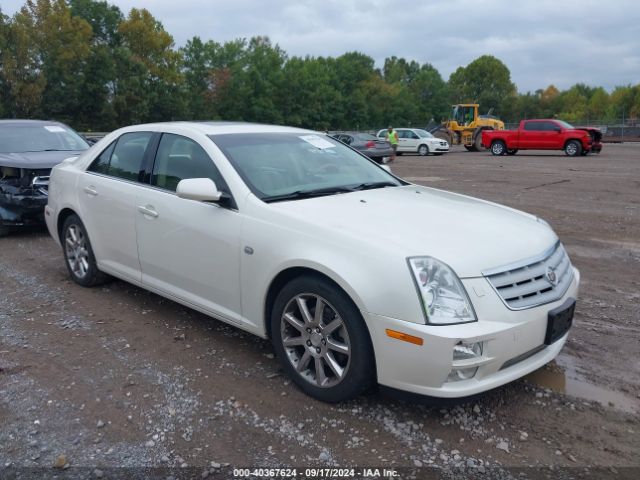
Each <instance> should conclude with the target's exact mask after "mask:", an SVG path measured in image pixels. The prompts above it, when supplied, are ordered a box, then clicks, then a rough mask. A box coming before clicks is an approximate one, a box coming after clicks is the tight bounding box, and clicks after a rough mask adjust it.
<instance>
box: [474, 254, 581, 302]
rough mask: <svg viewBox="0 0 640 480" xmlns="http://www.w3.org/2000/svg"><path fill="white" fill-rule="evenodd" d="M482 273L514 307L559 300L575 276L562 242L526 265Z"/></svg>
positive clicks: (504, 299)
mask: <svg viewBox="0 0 640 480" xmlns="http://www.w3.org/2000/svg"><path fill="white" fill-rule="evenodd" d="M483 273H484V275H485V277H486V278H487V280H489V282H490V283H491V285H492V286H493V288H494V289H495V290H496V292H498V295H500V298H502V300H503V301H504V302H505V303H506V304H507V306H508V307H509V308H511V309H512V310H522V309H525V308H531V307H535V306H537V305H542V304H544V303H549V302H553V301H555V300H558V299H559V298H561V297H562V296H563V295H564V294H565V292H566V291H567V289H568V288H569V285H570V284H571V280H572V279H573V268H571V261H570V260H569V256H568V255H567V252H565V250H564V247H563V246H562V244H561V243H560V242H558V243H557V244H556V245H554V247H553V248H552V249H550V250H549V251H547V252H545V253H544V254H543V255H541V256H540V257H537V258H535V259H532V260H529V261H527V262H524V264H521V265H518V264H515V265H513V266H509V267H505V268H504V269H502V270H501V271H496V270H492V271H489V272H483ZM554 280H555V281H554Z"/></svg>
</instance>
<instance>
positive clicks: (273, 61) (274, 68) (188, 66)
mask: <svg viewBox="0 0 640 480" xmlns="http://www.w3.org/2000/svg"><path fill="white" fill-rule="evenodd" d="M462 102H478V103H480V105H481V110H482V112H483V113H484V112H485V111H488V110H489V109H493V113H494V115H497V116H499V117H501V118H502V119H503V120H505V121H507V122H514V121H518V120H520V119H522V118H535V117H552V116H557V117H559V118H563V119H565V120H568V121H576V120H580V121H585V120H588V119H593V120H599V121H610V122H613V121H616V120H617V119H619V118H620V117H621V116H622V115H624V116H626V117H628V118H629V117H630V118H637V117H638V116H640V84H638V85H635V86H631V85H628V86H620V87H617V88H615V89H614V90H613V91H612V92H611V93H609V92H607V91H606V90H605V89H604V88H602V87H590V86H587V85H585V84H576V85H574V86H572V87H571V88H569V89H568V90H565V91H560V90H558V89H557V88H556V87H555V86H553V85H549V86H547V87H546V88H544V89H540V90H537V91H535V92H527V93H518V91H517V89H516V86H515V84H514V83H513V82H512V81H511V74H510V72H509V69H508V68H507V66H506V65H505V64H504V63H503V62H501V61H500V60H499V59H497V58H495V57H492V56H489V55H484V56H481V57H479V58H477V59H476V60H474V61H473V62H471V63H470V64H469V65H467V66H464V67H460V68H458V69H457V70H456V71H455V72H454V73H453V74H451V76H450V78H449V79H448V80H447V81H445V80H444V79H443V78H442V76H441V75H440V73H439V72H438V70H437V69H436V68H435V67H433V66H432V65H431V64H429V63H424V64H421V63H419V62H416V61H413V60H406V59H404V58H398V57H395V56H394V57H391V58H387V59H386V60H385V61H384V65H383V66H382V68H376V66H375V62H374V60H373V58H371V57H370V56H368V55H366V54H364V53H361V52H348V53H345V54H343V55H340V56H338V57H335V58H334V57H322V56H320V57H313V56H306V57H298V56H289V55H287V53H286V52H285V51H283V50H282V49H281V48H280V47H279V46H278V45H274V44H273V43H272V42H271V41H270V40H269V39H268V38H267V37H263V36H255V37H253V38H250V39H237V40H233V41H229V42H224V43H219V42H216V41H214V40H206V41H205V40H202V39H200V38H199V37H197V36H195V37H193V38H191V39H190V40H188V41H187V42H186V44H185V45H184V46H183V47H181V48H176V45H175V43H174V40H173V37H172V36H171V35H170V34H169V33H168V32H167V31H166V30H165V29H164V27H163V25H162V24H161V23H160V22H159V21H158V20H157V19H156V18H154V17H153V15H152V14H151V13H150V12H149V11H148V10H146V9H135V8H134V9H132V10H131V11H130V12H129V13H128V14H127V15H124V14H123V12H122V11H121V10H120V9H119V8H118V7H117V6H115V5H111V4H109V3H108V2H106V1H103V0H27V1H26V2H25V4H24V6H23V7H22V8H21V9H20V11H18V12H17V13H16V14H15V15H13V16H12V17H8V16H6V15H4V14H3V13H2V11H1V10H0V118H46V119H56V120H60V121H63V122H66V123H68V124H70V125H72V126H73V127H75V128H76V129H78V130H94V131H100V130H112V129H115V128H117V127H120V126H124V125H129V124H135V123H143V122H154V121H167V120H204V119H208V120H216V119H224V120H244V121H252V122H265V123H276V124H287V125H293V126H301V127H307V128H313V129H318V130H329V129H370V128H378V127H383V126H386V125H387V124H394V125H411V126H420V127H424V126H425V125H426V124H427V123H428V122H429V121H430V120H432V119H433V120H435V121H440V120H442V119H444V118H446V117H447V116H448V113H449V110H450V106H451V104H453V103H462Z"/></svg>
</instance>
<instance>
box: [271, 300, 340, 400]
mask: <svg viewBox="0 0 640 480" xmlns="http://www.w3.org/2000/svg"><path fill="white" fill-rule="evenodd" d="M280 329H281V338H282V345H283V347H284V351H285V353H286V356H287V359H288V361H289V362H290V363H291V365H292V366H293V367H294V369H295V370H296V372H297V373H298V374H299V375H300V376H301V377H302V378H304V379H305V380H306V381H308V382H309V383H311V384H313V385H315V386H317V387H321V388H329V387H333V386H335V385H337V384H338V383H340V382H341V381H342V379H343V378H344V377H345V375H346V374H347V372H348V370H349V365H350V360H351V343H350V341H349V334H348V333H347V328H346V326H345V323H344V321H343V319H342V318H341V316H340V314H339V313H338V312H337V311H336V309H335V308H334V307H333V306H331V304H330V303H329V302H327V300H325V299H324V298H322V297H321V296H319V295H315V294H311V293H302V294H299V295H296V296H295V297H293V298H292V299H291V300H290V301H289V303H287V306H286V307H285V309H284V313H283V315H282V318H281V322H280Z"/></svg>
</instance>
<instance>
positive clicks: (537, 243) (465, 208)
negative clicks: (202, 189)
mask: <svg viewBox="0 0 640 480" xmlns="http://www.w3.org/2000/svg"><path fill="white" fill-rule="evenodd" d="M271 205H272V206H274V207H276V208H278V209H279V210H280V211H282V212H283V213H286V214H288V215H292V216H295V217H297V218H298V219H299V220H300V221H302V222H304V223H313V224H314V225H317V226H321V227H324V228H326V230H327V233H328V234H329V233H330V234H331V235H332V236H333V237H340V236H344V237H345V238H344V242H353V243H352V245H353V246H356V247H357V245H358V244H362V242H370V243H372V244H374V245H375V246H376V247H379V248H384V249H385V250H386V251H387V252H389V253H391V254H393V255H398V256H399V257H401V258H407V257H413V256H421V255H428V256H431V257H435V258H437V259H439V260H441V261H443V262H445V263H447V264H448V265H449V266H450V267H452V268H453V269H454V270H455V271H456V273H457V274H458V276H460V277H461V278H469V277H477V276H481V275H482V271H484V270H488V269H494V268H498V267H501V266H504V265H508V264H511V263H514V262H517V261H521V260H524V259H527V258H530V257H533V256H536V255H538V254H540V253H542V252H544V251H546V250H547V249H548V248H549V247H551V246H552V245H554V244H555V243H556V242H557V240H558V238H557V236H556V235H555V233H554V232H553V231H552V230H551V228H549V227H548V226H546V225H545V224H543V223H541V222H538V221H537V219H536V217H534V216H533V215H529V214H526V213H523V212H520V211H517V210H514V209H511V208H508V207H504V206H501V205H497V204H494V203H491V202H487V201H483V200H479V199H475V198H471V197H467V196H464V195H459V194H455V193H450V192H446V191H442V190H437V189H433V188H427V187H422V186H418V185H409V186H405V187H394V188H384V189H376V190H367V191H362V192H353V193H346V194H339V195H332V196H327V197H319V198H312V199H305V200H297V201H289V202H280V203H273V204H271Z"/></svg>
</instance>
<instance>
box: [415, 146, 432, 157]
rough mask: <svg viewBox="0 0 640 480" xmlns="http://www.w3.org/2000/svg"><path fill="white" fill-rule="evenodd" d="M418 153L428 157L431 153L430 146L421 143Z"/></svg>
mask: <svg viewBox="0 0 640 480" xmlns="http://www.w3.org/2000/svg"><path fill="white" fill-rule="evenodd" d="M418 155H420V156H421V157H426V156H427V155H429V146H428V145H420V146H419V147H418Z"/></svg>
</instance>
